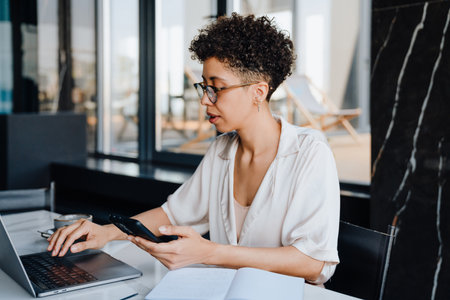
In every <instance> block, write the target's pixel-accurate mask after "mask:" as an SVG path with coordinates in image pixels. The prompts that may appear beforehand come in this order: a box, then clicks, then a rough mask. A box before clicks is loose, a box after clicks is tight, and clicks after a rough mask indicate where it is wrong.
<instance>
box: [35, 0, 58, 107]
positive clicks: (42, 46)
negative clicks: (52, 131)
mask: <svg viewBox="0 0 450 300" xmlns="http://www.w3.org/2000/svg"><path fill="white" fill-rule="evenodd" d="M58 47H59V42H58V1H57V0H50V1H47V0H38V78H39V80H38V82H39V86H38V89H39V96H38V97H39V110H40V111H54V112H56V111H57V108H58V101H57V100H55V99H57V98H58V97H59V74H58V73H59V71H58Z"/></svg>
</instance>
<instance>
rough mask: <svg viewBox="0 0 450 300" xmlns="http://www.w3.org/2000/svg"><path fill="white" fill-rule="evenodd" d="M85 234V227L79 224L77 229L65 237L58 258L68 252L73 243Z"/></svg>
mask: <svg viewBox="0 0 450 300" xmlns="http://www.w3.org/2000/svg"><path fill="white" fill-rule="evenodd" d="M86 233H87V230H86V225H83V224H81V225H80V226H79V227H78V228H77V229H75V230H74V231H72V232H71V233H70V234H69V235H67V237H66V240H65V242H64V246H63V247H62V249H61V251H59V256H64V255H66V253H67V250H69V247H70V246H72V244H73V242H75V241H76V240H77V239H79V238H80V237H82V236H83V235H85V234H86Z"/></svg>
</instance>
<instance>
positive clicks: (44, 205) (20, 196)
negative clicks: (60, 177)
mask: <svg viewBox="0 0 450 300" xmlns="http://www.w3.org/2000/svg"><path fill="white" fill-rule="evenodd" d="M35 209H48V210H50V211H53V210H54V184H53V183H52V184H51V185H50V187H49V188H40V189H24V190H5V191H0V213H2V214H8V213H15V212H21V211H28V210H35Z"/></svg>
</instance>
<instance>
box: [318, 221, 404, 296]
mask: <svg viewBox="0 0 450 300" xmlns="http://www.w3.org/2000/svg"><path fill="white" fill-rule="evenodd" d="M395 230H396V229H395V227H390V228H389V234H386V233H382V232H378V231H375V230H370V229H366V228H363V227H360V226H356V225H353V224H350V223H347V222H343V221H341V222H340V228H339V238H338V252H339V259H340V263H339V264H338V265H337V267H336V271H335V273H334V275H333V277H331V279H330V280H329V281H328V282H327V283H326V284H325V286H326V288H327V289H330V290H334V291H337V292H340V293H344V294H347V295H351V296H354V297H358V298H363V299H382V296H383V290H384V281H385V279H386V274H387V269H388V266H389V257H390V252H391V248H392V244H393V240H394V238H395Z"/></svg>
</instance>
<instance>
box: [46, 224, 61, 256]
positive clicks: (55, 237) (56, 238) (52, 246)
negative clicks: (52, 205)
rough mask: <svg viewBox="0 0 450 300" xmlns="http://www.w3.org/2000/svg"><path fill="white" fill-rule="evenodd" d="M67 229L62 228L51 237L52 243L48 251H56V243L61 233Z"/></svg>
mask: <svg viewBox="0 0 450 300" xmlns="http://www.w3.org/2000/svg"><path fill="white" fill-rule="evenodd" d="M65 228H66V227H61V228H58V229H57V230H56V231H55V233H53V234H52V235H51V237H50V238H51V241H50V244H49V245H48V247H47V250H48V251H52V250H53V249H54V246H55V244H56V242H57V241H58V239H59V236H60V235H61V232H62V231H63V229H65Z"/></svg>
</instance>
